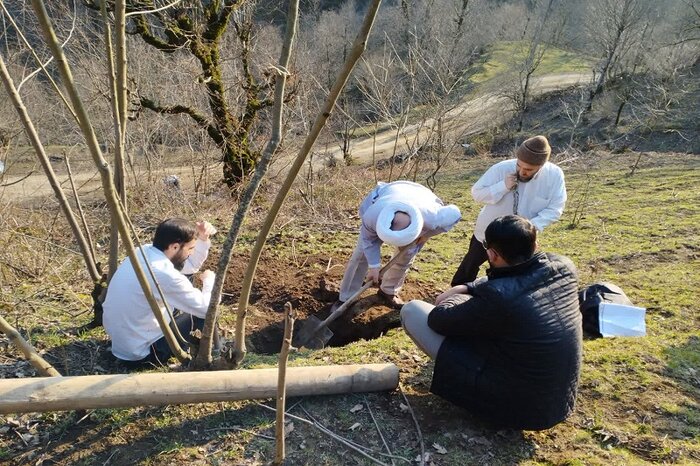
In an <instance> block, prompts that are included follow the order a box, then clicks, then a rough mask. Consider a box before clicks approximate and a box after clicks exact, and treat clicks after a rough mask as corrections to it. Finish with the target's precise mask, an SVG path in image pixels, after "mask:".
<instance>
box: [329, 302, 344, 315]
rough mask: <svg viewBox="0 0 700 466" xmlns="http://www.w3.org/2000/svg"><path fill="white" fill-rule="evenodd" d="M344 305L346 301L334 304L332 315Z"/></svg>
mask: <svg viewBox="0 0 700 466" xmlns="http://www.w3.org/2000/svg"><path fill="white" fill-rule="evenodd" d="M343 304H345V301H340V300H338V301H336V302H334V303H333V305H332V306H331V313H333V312H335V311H337V310H338V308H339V307H340V306H342V305H343Z"/></svg>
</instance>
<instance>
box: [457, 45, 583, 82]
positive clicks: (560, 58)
mask: <svg viewBox="0 0 700 466" xmlns="http://www.w3.org/2000/svg"><path fill="white" fill-rule="evenodd" d="M529 47H530V43H529V42H526V41H513V42H499V43H497V44H495V45H494V46H493V47H492V48H491V49H490V50H489V51H488V52H487V53H486V54H485V55H484V60H483V62H481V63H479V64H478V65H477V66H476V72H475V73H474V74H473V75H472V76H471V77H470V81H471V82H472V83H473V84H483V83H484V82H486V81H489V80H491V79H494V78H496V77H498V76H501V75H503V74H504V73H508V72H512V71H513V69H516V70H517V69H518V65H519V64H522V63H524V62H525V60H526V59H527V56H528V53H529V51H530V49H529ZM591 65H592V61H591V60H590V59H587V58H585V57H582V56H581V55H579V54H576V53H573V52H569V51H567V50H563V49H560V48H557V47H548V48H547V49H546V50H545V53H544V55H543V57H542V61H541V63H540V65H539V67H538V68H537V71H536V72H535V73H534V76H535V77H536V76H541V75H545V74H555V73H586V72H589V71H590V69H591Z"/></svg>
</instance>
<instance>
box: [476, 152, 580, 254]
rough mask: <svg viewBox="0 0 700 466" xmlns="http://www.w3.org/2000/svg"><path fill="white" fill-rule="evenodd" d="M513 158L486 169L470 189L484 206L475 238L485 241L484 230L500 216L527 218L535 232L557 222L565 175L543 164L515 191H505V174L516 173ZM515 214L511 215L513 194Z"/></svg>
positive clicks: (561, 206)
mask: <svg viewBox="0 0 700 466" xmlns="http://www.w3.org/2000/svg"><path fill="white" fill-rule="evenodd" d="M516 163H517V160H516V159H511V160H504V161H502V162H498V163H497V164H495V165H493V166H492V167H491V168H489V169H488V170H486V173H484V174H483V175H482V176H481V178H479V180H478V181H477V182H476V183H475V184H474V186H473V187H472V196H473V197H474V200H475V201H477V202H481V203H485V204H486V205H485V206H484V207H483V208H482V209H481V212H479V216H478V217H477V219H476V225H475V226H474V236H475V237H476V239H478V240H479V241H484V232H485V231H486V227H487V226H488V225H489V223H491V222H492V221H493V220H495V219H496V218H498V217H501V216H503V215H512V214H515V213H517V214H518V215H520V216H522V217H525V218H528V219H530V221H531V222H532V223H533V224H534V225H535V227H536V228H537V230H538V231H542V230H543V229H544V228H545V227H546V226H547V225H549V224H550V223H554V222H556V221H557V220H559V217H561V214H562V212H563V211H564V205H565V204H566V185H565V183H564V172H562V171H561V168H559V167H557V166H556V165H554V164H553V163H551V162H547V163H545V164H544V165H543V166H542V168H540V169H539V171H538V172H537V173H536V174H535V176H534V177H533V178H532V179H531V180H530V181H528V182H526V183H523V182H519V183H518V186H517V188H516V189H515V190H512V191H509V190H508V189H507V188H506V183H505V179H506V176H507V175H510V174H512V173H515V172H516ZM516 191H517V192H518V211H517V212H513V203H514V200H515V192H516Z"/></svg>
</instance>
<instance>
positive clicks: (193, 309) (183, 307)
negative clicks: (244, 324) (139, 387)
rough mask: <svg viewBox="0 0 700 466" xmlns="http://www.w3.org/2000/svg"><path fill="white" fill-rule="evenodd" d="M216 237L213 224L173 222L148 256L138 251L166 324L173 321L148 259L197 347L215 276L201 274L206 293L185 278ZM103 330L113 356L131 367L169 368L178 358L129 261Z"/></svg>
mask: <svg viewBox="0 0 700 466" xmlns="http://www.w3.org/2000/svg"><path fill="white" fill-rule="evenodd" d="M215 232H216V230H215V229H214V227H213V226H212V225H211V224H210V223H208V222H203V221H202V222H197V223H194V222H191V221H189V220H185V219H181V218H171V219H168V220H165V221H164V222H162V223H161V224H160V225H158V227H157V228H156V232H155V235H154V237H153V244H147V245H144V246H143V253H142V252H141V251H140V250H139V249H137V251H136V255H137V257H138V258H139V262H140V264H141V266H142V267H143V268H144V270H145V271H146V276H147V277H148V280H149V282H150V285H151V289H152V290H153V292H154V296H155V298H156V300H157V301H158V304H159V307H160V312H162V313H163V316H164V318H165V321H166V322H170V316H169V315H168V313H167V312H166V310H165V305H164V303H163V302H162V301H161V299H160V294H159V293H157V292H156V288H155V286H154V283H153V279H152V278H151V275H150V274H149V273H148V271H147V268H146V266H145V262H144V254H145V259H146V260H148V263H149V264H150V266H151V269H152V270H153V274H154V275H155V278H156V280H157V282H158V284H159V285H160V288H161V289H162V290H163V295H164V296H165V299H166V301H167V302H168V305H169V306H170V309H177V310H178V311H179V313H176V314H175V317H174V319H175V324H176V325H177V328H178V329H179V331H180V334H181V335H182V336H183V337H184V338H185V339H187V340H188V341H189V342H190V343H193V342H194V337H193V336H192V332H194V331H195V330H197V329H199V330H201V329H202V327H203V326H204V318H205V317H206V313H207V308H208V307H209V300H210V298H211V290H212V287H213V286H214V278H215V274H214V272H212V271H211V270H205V271H203V272H202V273H201V274H200V279H201V281H202V289H201V290H199V289H197V288H195V286H194V285H193V284H192V283H191V282H190V280H189V279H188V278H187V277H186V275H189V274H193V273H195V272H197V271H198V270H199V268H200V267H201V266H202V264H203V263H204V261H205V260H206V259H207V255H208V253H209V247H210V246H211V242H210V241H209V236H210V235H211V234H213V233H215ZM104 327H105V330H106V331H107V333H108V334H109V336H110V338H111V339H112V354H113V355H114V356H115V357H116V358H117V359H119V360H120V361H121V362H123V363H125V365H127V366H128V367H133V368H137V367H143V366H149V365H164V364H166V362H167V361H168V359H169V358H170V357H171V356H172V355H173V354H172V352H171V350H170V347H169V346H168V343H167V341H166V339H165V336H164V335H163V332H162V330H161V328H160V326H159V325H158V321H157V319H156V317H155V316H154V315H153V312H152V310H151V308H150V306H149V304H148V301H147V300H146V296H145V294H144V292H143V289H142V288H141V285H140V283H139V281H138V279H137V277H136V273H135V272H134V268H133V266H132V264H131V260H130V259H129V258H127V259H125V260H124V261H123V262H122V263H121V264H120V265H119V268H117V271H116V272H115V274H114V276H113V277H112V279H111V280H110V282H109V287H108V289H107V297H106V299H105V302H104Z"/></svg>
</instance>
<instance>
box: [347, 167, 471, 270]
mask: <svg viewBox="0 0 700 466" xmlns="http://www.w3.org/2000/svg"><path fill="white" fill-rule="evenodd" d="M393 201H401V202H406V203H409V204H411V205H413V206H414V207H415V208H416V209H418V210H419V211H420V213H421V216H422V217H423V230H422V231H421V234H420V236H422V237H431V236H435V235H437V234H439V233H444V232H446V231H448V230H450V229H451V228H452V227H453V226H454V225H455V223H456V221H455V222H454V223H451V224H449V225H442V224H441V223H440V222H441V220H440V218H441V217H440V215H439V213H440V211H441V210H442V209H443V208H444V207H445V205H444V204H443V202H442V201H441V200H440V198H439V197H437V196H436V195H435V193H433V192H432V191H431V190H430V189H428V188H426V187H425V186H423V185H421V184H418V183H414V182H412V181H404V180H401V181H394V182H392V183H382V182H380V183H378V184H377V186H376V187H375V188H374V189H373V190H372V191H371V192H370V193H369V194H368V195H367V196H366V197H365V198H364V200H363V201H362V203H361V204H360V212H359V213H360V218H361V219H362V226H361V227H360V243H361V244H362V250H363V251H364V254H365V257H366V258H367V263H368V265H369V267H370V268H377V267H379V266H380V265H381V260H382V257H381V246H382V240H381V239H380V238H379V236H378V235H377V218H378V217H379V213H380V212H381V211H382V209H383V208H384V207H385V206H386V205H387V204H388V203H389V202H393ZM457 220H459V219H457Z"/></svg>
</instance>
